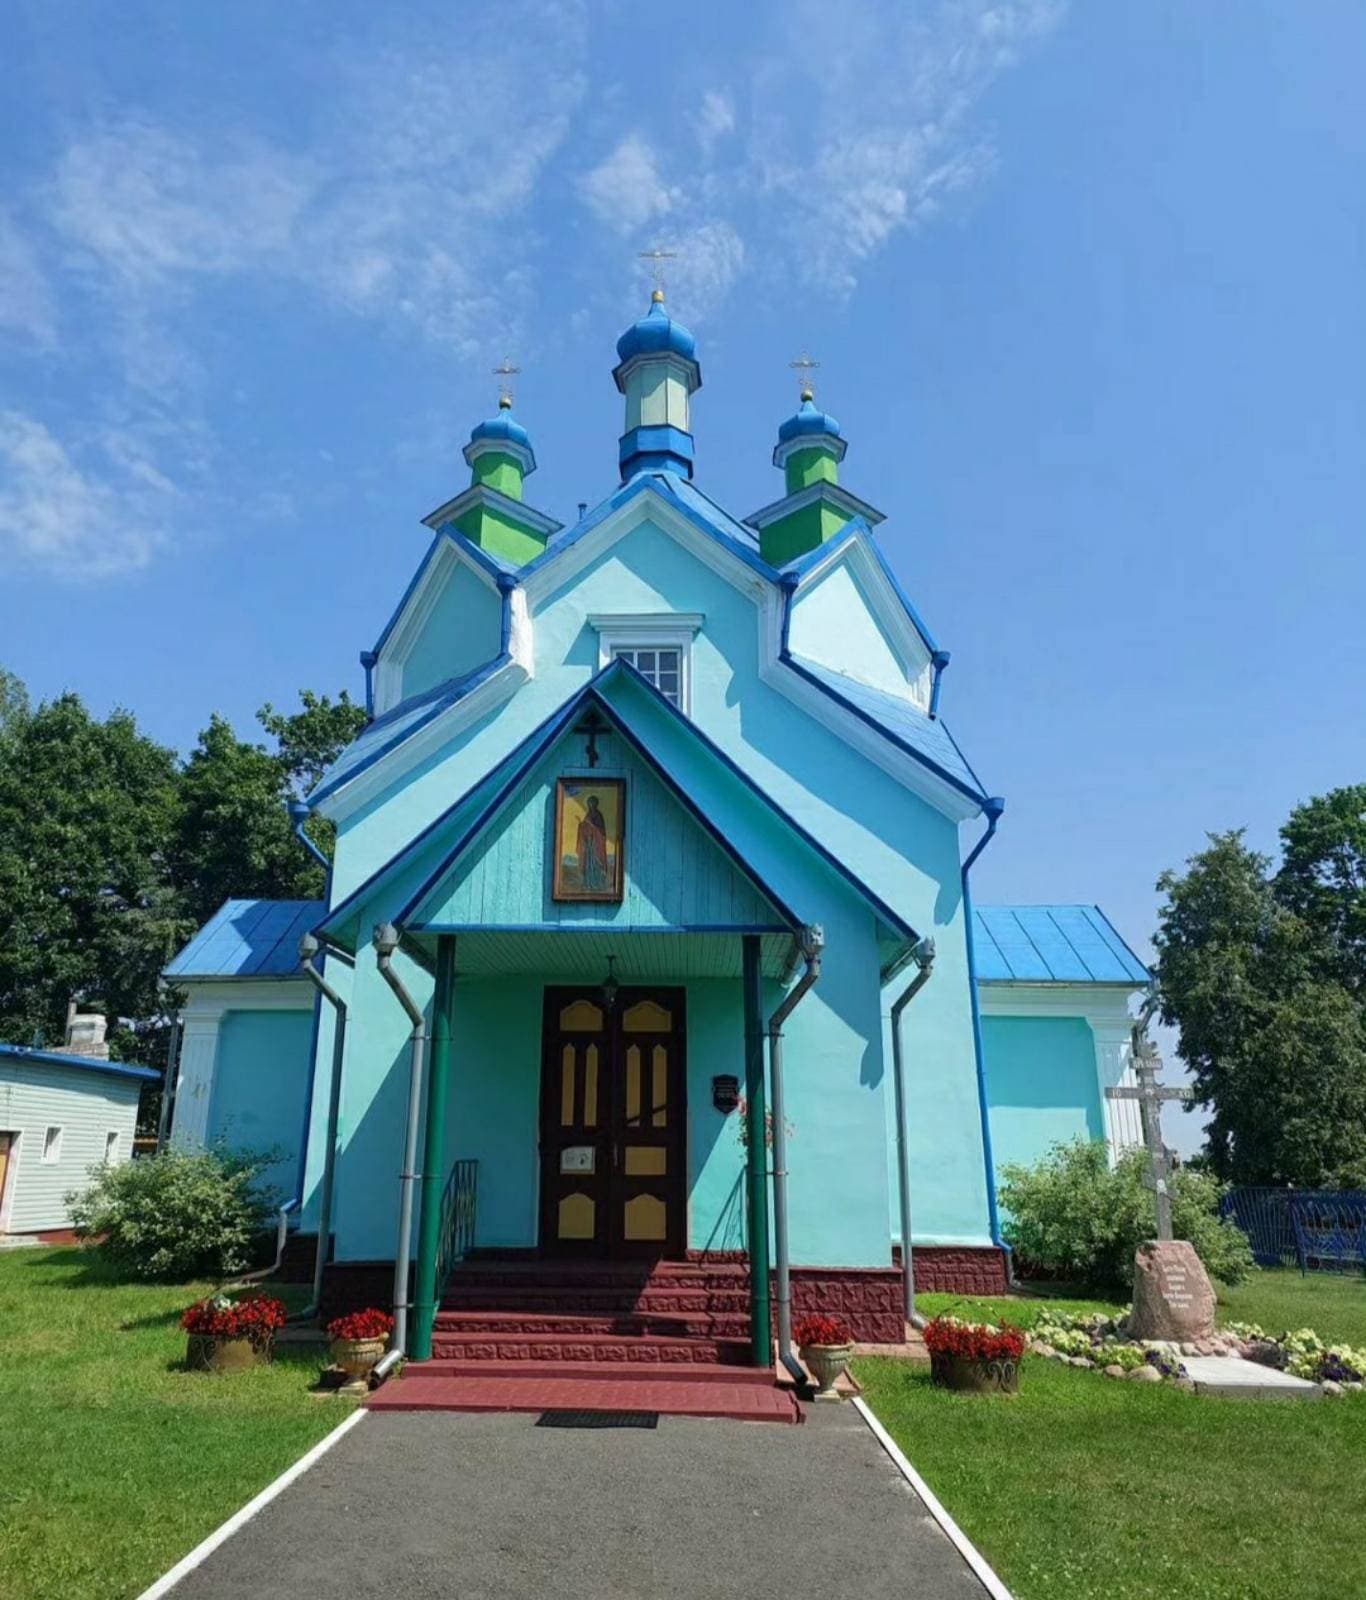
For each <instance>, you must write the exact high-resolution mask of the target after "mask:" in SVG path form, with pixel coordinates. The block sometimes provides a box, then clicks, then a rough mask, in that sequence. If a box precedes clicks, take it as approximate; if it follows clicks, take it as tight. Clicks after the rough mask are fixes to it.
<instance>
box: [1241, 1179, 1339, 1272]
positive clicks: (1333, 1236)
mask: <svg viewBox="0 0 1366 1600" xmlns="http://www.w3.org/2000/svg"><path fill="white" fill-rule="evenodd" d="M1219 1210H1220V1213H1221V1215H1223V1216H1226V1217H1231V1218H1232V1219H1233V1221H1234V1222H1236V1223H1237V1224H1238V1226H1239V1227H1240V1228H1241V1229H1242V1230H1243V1232H1244V1233H1245V1234H1247V1236H1248V1238H1249V1239H1250V1240H1251V1241H1252V1254H1253V1256H1254V1257H1255V1258H1256V1261H1257V1264H1258V1266H1262V1267H1279V1266H1297V1267H1298V1268H1299V1269H1300V1271H1301V1272H1341V1271H1343V1270H1344V1269H1349V1268H1352V1267H1360V1268H1361V1269H1362V1271H1366V1189H1272V1188H1256V1187H1252V1186H1246V1187H1243V1188H1238V1189H1230V1190H1229V1192H1228V1193H1227V1194H1226V1195H1225V1196H1224V1198H1223V1200H1222V1202H1221V1203H1220V1206H1219Z"/></svg>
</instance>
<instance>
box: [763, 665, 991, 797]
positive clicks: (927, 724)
mask: <svg viewBox="0 0 1366 1600" xmlns="http://www.w3.org/2000/svg"><path fill="white" fill-rule="evenodd" d="M788 661H789V662H790V664H791V665H792V666H794V667H796V668H797V669H798V670H799V671H800V672H802V673H804V674H805V675H806V676H807V677H808V678H814V679H815V680H816V683H817V684H818V686H819V687H820V688H822V689H824V690H826V692H827V693H829V694H833V695H834V696H835V698H836V699H838V700H843V701H844V702H845V703H846V704H847V705H849V706H852V707H853V709H854V710H855V711H856V712H857V713H858V714H859V715H860V716H861V717H863V718H864V720H865V721H867V722H871V723H873V724H874V725H875V726H876V727H877V728H879V729H880V730H881V732H883V733H884V734H886V736H887V737H888V738H889V739H891V740H892V742H893V743H894V744H899V745H900V746H901V747H902V748H903V749H906V750H909V752H910V753H911V754H912V755H914V756H916V757H918V759H919V760H921V761H924V762H925V763H926V764H927V765H929V766H930V767H932V768H934V769H935V770H937V771H938V772H939V773H940V774H941V775H942V776H943V777H945V778H947V779H948V780H949V782H950V783H953V784H955V785H956V786H957V787H958V788H959V789H961V790H962V791H963V792H964V793H965V794H967V795H970V796H971V797H972V798H973V799H974V800H984V799H985V798H986V793H987V792H986V790H985V789H984V788H983V787H982V781H981V779H980V778H979V777H978V776H977V774H976V773H975V772H974V771H973V770H972V768H971V766H970V765H969V764H968V760H967V757H966V756H965V755H964V754H963V752H962V751H961V750H960V749H959V748H958V744H957V742H956V741H955V739H954V737H953V735H952V734H951V733H950V732H949V730H948V729H947V728H946V727H945V726H944V723H943V722H942V720H941V719H940V718H938V717H930V716H927V715H926V714H925V712H923V711H922V710H921V709H920V708H919V706H915V705H912V704H911V702H910V701H909V700H903V699H902V698H901V696H900V695H895V694H889V693H888V692H887V690H885V689H874V688H872V687H870V686H869V685H868V684H866V683H859V682H858V681H857V679H855V678H848V677H846V676H845V675H844V673H842V672H834V671H832V670H831V669H830V668H829V667H823V666H821V664H820V663H819V662H818V661H811V660H808V659H807V658H806V657H805V656H798V655H793V654H791V653H789V655H788Z"/></svg>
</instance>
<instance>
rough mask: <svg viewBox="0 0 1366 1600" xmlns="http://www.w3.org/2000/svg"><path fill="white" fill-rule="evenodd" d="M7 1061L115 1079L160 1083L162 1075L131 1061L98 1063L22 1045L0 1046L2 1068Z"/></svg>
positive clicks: (0, 1065) (91, 1059) (87, 1057)
mask: <svg viewBox="0 0 1366 1600" xmlns="http://www.w3.org/2000/svg"><path fill="white" fill-rule="evenodd" d="M6 1061H13V1062H15V1063H16V1064H17V1065H19V1066H40V1067H79V1068H80V1069H81V1070H82V1071H83V1072H106V1073H108V1074H109V1075H110V1076H111V1077H114V1078H139V1079H142V1080H143V1081H145V1082H149V1083H156V1082H159V1081H160V1078H161V1074H160V1073H159V1072H154V1071H153V1070H152V1068H151V1067H138V1066H134V1065H133V1063H132V1062H131V1061H97V1060H96V1059H95V1057H94V1056H69V1055H67V1054H65V1052H64V1051H61V1050H30V1049H29V1048H28V1047H27V1046H26V1045H22V1044H0V1067H2V1066H3V1065H4V1064H5V1062H6Z"/></svg>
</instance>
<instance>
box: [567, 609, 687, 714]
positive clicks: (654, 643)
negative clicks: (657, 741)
mask: <svg viewBox="0 0 1366 1600" xmlns="http://www.w3.org/2000/svg"><path fill="white" fill-rule="evenodd" d="M705 620H706V618H705V617H704V616H703V614H702V613H701V612H700V611H660V612H648V611H634V612H614V613H611V614H602V613H595V614H594V615H592V616H590V617H589V619H588V624H589V626H590V627H592V628H595V629H596V630H597V635H598V670H599V671H601V670H602V669H603V668H604V667H605V666H607V665H608V664H609V663H610V662H611V661H612V660H613V659H614V658H615V656H616V654H617V652H618V651H619V650H677V651H678V709H679V710H680V711H681V712H682V713H683V715H684V716H691V715H692V644H693V640H694V639H695V638H696V637H697V633H698V630H699V629H700V628H701V626H702V624H703V622H704V621H705Z"/></svg>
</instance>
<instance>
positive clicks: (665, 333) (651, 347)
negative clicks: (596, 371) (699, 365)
mask: <svg viewBox="0 0 1366 1600" xmlns="http://www.w3.org/2000/svg"><path fill="white" fill-rule="evenodd" d="M647 355H648V356H658V355H675V356H681V357H682V358H683V360H685V361H695V360H696V359H697V340H696V339H694V338H693V336H692V334H691V333H690V332H689V331H688V329H687V328H685V327H684V326H683V324H682V323H681V322H675V321H674V319H673V318H672V317H671V316H670V315H669V313H668V312H667V311H666V310H665V309H664V291H663V290H662V289H656V290H655V291H654V293H653V294H652V295H651V296H650V309H649V310H648V311H647V312H646V313H645V315H644V316H643V317H642V318H641V319H640V321H639V322H633V323H632V324H631V326H630V327H629V328H627V330H626V332H625V333H623V334H622V336H621V338H620V339H618V340H617V360H618V361H621V362H623V363H625V362H627V361H630V360H632V359H634V357H636V356H647Z"/></svg>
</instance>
